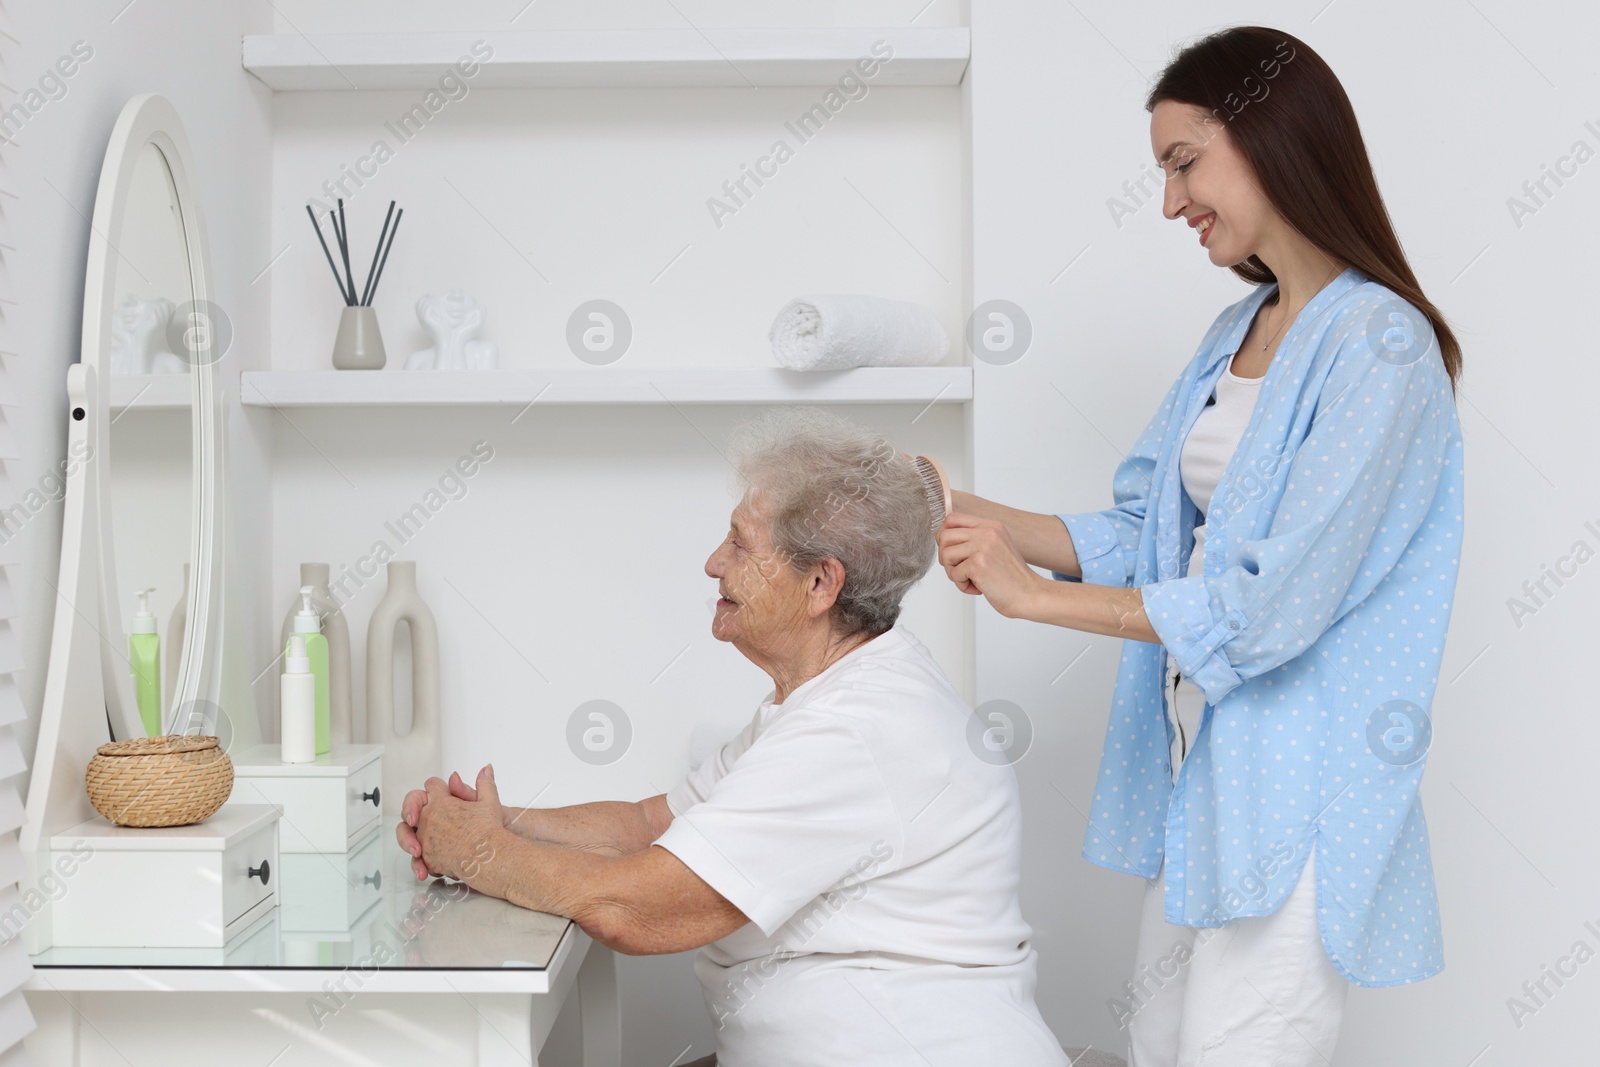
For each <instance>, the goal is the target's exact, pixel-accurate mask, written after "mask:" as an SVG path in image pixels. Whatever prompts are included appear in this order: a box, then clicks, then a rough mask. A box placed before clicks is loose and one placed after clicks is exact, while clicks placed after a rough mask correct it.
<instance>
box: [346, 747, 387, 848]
mask: <svg viewBox="0 0 1600 1067" xmlns="http://www.w3.org/2000/svg"><path fill="white" fill-rule="evenodd" d="M346 781H347V782H348V783H349V784H348V787H347V790H346V794H345V830H346V833H347V836H348V839H349V843H350V844H352V845H353V844H354V843H355V842H357V841H359V840H361V838H363V837H365V836H366V834H367V831H368V830H370V829H372V827H373V825H374V824H375V823H377V821H378V816H379V815H381V814H382V813H383V792H382V789H381V788H380V787H381V786H382V785H383V761H382V760H381V759H379V760H373V761H372V762H371V763H369V764H367V765H366V766H365V767H362V768H360V769H359V770H357V771H355V772H354V773H352V774H351V775H350V777H349V778H348V779H346Z"/></svg>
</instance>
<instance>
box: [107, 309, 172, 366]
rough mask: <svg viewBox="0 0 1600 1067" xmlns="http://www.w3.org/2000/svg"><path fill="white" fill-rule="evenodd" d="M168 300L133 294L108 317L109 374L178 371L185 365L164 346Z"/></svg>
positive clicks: (169, 312) (169, 311)
mask: <svg viewBox="0 0 1600 1067" xmlns="http://www.w3.org/2000/svg"><path fill="white" fill-rule="evenodd" d="M173 307H174V305H173V303H172V301H170V300H168V299H167V298H166V297H164V296H158V297H156V298H155V299H154V300H144V299H142V298H140V297H138V296H136V295H135V294H133V293H129V294H128V295H127V296H126V297H124V298H123V300H122V303H121V304H119V305H117V309H116V311H115V312H114V313H113V314H112V316H111V373H112V374H182V373H183V372H184V371H186V370H188V369H189V365H188V364H187V363H185V362H184V361H183V359H182V358H181V357H179V356H178V355H177V354H176V353H173V352H170V351H168V349H167V320H169V319H170V318H172V310H173Z"/></svg>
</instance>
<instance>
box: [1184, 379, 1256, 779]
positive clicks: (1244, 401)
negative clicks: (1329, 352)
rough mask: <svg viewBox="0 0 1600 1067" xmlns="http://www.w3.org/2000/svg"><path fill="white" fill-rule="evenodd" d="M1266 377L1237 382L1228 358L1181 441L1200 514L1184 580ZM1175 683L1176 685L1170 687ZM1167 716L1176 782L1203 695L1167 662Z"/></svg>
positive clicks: (1196, 562)
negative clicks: (1214, 497)
mask: <svg viewBox="0 0 1600 1067" xmlns="http://www.w3.org/2000/svg"><path fill="white" fill-rule="evenodd" d="M1265 377H1266V375H1262V376H1261V377H1258V378H1241V377H1239V376H1238V375H1237V374H1235V373H1233V358H1232V357H1231V356H1230V357H1229V359H1228V366H1227V368H1226V369H1224V370H1223V372H1222V377H1220V378H1218V379H1217V385H1216V388H1215V390H1214V392H1213V395H1214V396H1215V397H1216V400H1215V402H1213V403H1210V404H1207V405H1206V408H1205V410H1204V411H1202V412H1200V414H1199V416H1198V417H1197V418H1196V419H1195V420H1194V425H1193V426H1191V427H1189V436H1187V437H1185V438H1184V439H1183V448H1182V450H1181V451H1180V452H1179V453H1178V473H1179V475H1180V476H1181V477H1182V478H1183V488H1184V491H1185V492H1187V493H1188V494H1189V499H1191V500H1193V501H1194V502H1195V503H1196V504H1197V505H1198V506H1199V508H1200V516H1201V520H1200V525H1198V526H1196V527H1195V528H1194V551H1193V552H1192V553H1191V554H1190V556H1189V569H1188V571H1187V574H1189V575H1196V574H1199V573H1201V567H1202V566H1203V564H1204V562H1205V552H1206V527H1205V513H1206V512H1207V511H1208V510H1210V508H1211V496H1212V494H1213V493H1215V492H1216V491H1217V484H1218V483H1219V482H1221V481H1222V475H1223V473H1224V472H1225V471H1226V470H1227V469H1228V462H1229V461H1230V460H1232V459H1233V454H1234V453H1235V452H1237V451H1238V450H1239V442H1240V441H1241V440H1243V438H1244V431H1245V429H1246V428H1247V427H1248V426H1249V425H1250V415H1251V413H1252V412H1253V411H1254V410H1255V406H1256V398H1257V397H1259V396H1260V395H1261V388H1260V387H1261V382H1262V380H1263V379H1264V378H1265ZM1175 679H1176V681H1177V685H1176V686H1174V685H1173V682H1174V680H1175ZM1167 697H1168V700H1167V715H1168V718H1169V719H1171V721H1172V728H1173V731H1174V736H1173V739H1172V773H1173V777H1174V778H1176V777H1177V773H1178V767H1179V765H1180V764H1181V763H1182V762H1183V760H1184V758H1185V757H1186V756H1187V755H1188V752H1189V750H1190V749H1192V748H1193V747H1194V739H1195V734H1196V733H1198V732H1199V730H1200V717H1201V713H1202V712H1203V711H1204V709H1205V701H1206V698H1205V691H1204V690H1203V689H1201V688H1200V687H1199V686H1197V685H1195V684H1194V683H1193V682H1191V681H1189V680H1188V679H1187V678H1178V665H1177V664H1176V663H1174V662H1173V661H1172V658H1171V657H1170V656H1169V657H1168V658H1167Z"/></svg>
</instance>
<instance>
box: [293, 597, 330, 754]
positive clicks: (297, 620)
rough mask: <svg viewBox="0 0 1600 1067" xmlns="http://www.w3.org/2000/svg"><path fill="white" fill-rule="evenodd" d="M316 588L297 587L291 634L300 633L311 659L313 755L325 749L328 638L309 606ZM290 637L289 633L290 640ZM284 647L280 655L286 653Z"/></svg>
mask: <svg viewBox="0 0 1600 1067" xmlns="http://www.w3.org/2000/svg"><path fill="white" fill-rule="evenodd" d="M314 592H316V590H315V589H314V588H313V587H312V586H309V585H303V586H301V587H300V610H299V611H298V612H296V613H295V616H294V630H293V631H292V632H293V633H296V634H300V635H301V636H302V637H304V638H305V642H306V658H308V659H309V660H311V676H312V677H313V678H314V679H315V680H316V681H315V690H316V703H317V728H316V744H315V745H314V746H313V747H314V748H315V749H316V753H317V755H319V756H320V755H322V754H323V753H324V752H326V751H328V749H329V747H330V744H331V743H330V742H329V740H328V737H329V733H328V723H329V718H328V639H327V638H326V637H323V636H322V618H321V617H320V616H319V615H318V614H317V609H316V608H314V607H312V606H311V594H312V593H314ZM293 639H294V638H293V637H292V636H291V637H290V640H291V641H292V640H293ZM288 652H289V650H288V648H287V646H286V647H285V648H284V654H285V655H288Z"/></svg>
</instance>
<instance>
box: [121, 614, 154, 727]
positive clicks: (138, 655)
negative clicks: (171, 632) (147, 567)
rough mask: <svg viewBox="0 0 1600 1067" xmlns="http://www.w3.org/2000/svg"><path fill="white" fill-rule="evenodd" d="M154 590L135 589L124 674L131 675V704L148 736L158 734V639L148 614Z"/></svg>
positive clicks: (151, 615)
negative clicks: (136, 600)
mask: <svg viewBox="0 0 1600 1067" xmlns="http://www.w3.org/2000/svg"><path fill="white" fill-rule="evenodd" d="M154 592H155V590H154V589H139V590H135V591H134V594H133V595H134V596H136V597H138V598H139V607H138V610H136V611H135V612H134V613H133V632H132V633H130V634H128V673H130V674H132V675H133V701H134V703H135V704H137V705H138V707H139V718H140V720H142V721H143V722H144V732H145V735H146V736H148V737H155V736H156V735H157V734H159V733H161V637H160V636H159V635H158V634H157V633H156V617H155V615H153V614H151V612H150V594H151V593H154Z"/></svg>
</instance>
